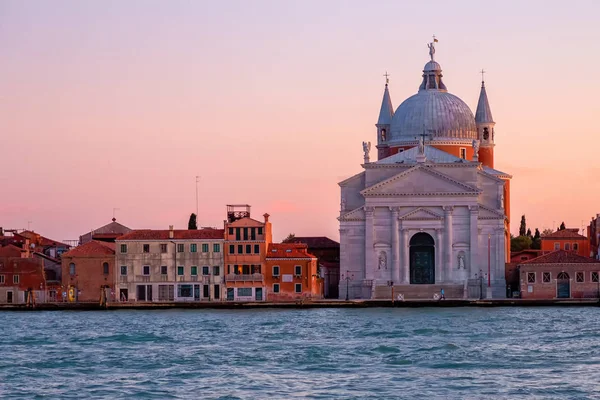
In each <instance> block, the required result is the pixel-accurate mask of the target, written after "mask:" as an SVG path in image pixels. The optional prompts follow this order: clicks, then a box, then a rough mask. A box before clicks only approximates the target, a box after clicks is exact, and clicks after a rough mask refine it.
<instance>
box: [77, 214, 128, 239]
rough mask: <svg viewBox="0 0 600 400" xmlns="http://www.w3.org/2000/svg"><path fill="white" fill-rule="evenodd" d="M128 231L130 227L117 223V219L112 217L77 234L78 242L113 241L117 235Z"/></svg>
mask: <svg viewBox="0 0 600 400" xmlns="http://www.w3.org/2000/svg"><path fill="white" fill-rule="evenodd" d="M129 232H131V228H128V227H126V226H125V225H122V224H120V223H118V222H117V219H116V218H113V219H112V221H111V222H110V223H108V224H106V225H104V226H101V227H100V228H96V229H94V230H92V231H90V232H88V233H84V234H83V235H81V236H79V244H86V243H87V242H91V241H92V240H98V241H101V242H113V243H114V241H115V240H116V239H117V238H118V237H119V236H123V235H124V234H126V233H129Z"/></svg>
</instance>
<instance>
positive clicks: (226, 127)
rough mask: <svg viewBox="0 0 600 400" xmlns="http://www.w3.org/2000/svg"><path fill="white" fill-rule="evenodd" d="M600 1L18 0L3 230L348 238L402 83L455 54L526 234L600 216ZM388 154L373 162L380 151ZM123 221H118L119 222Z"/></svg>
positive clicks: (5, 82) (9, 10)
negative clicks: (489, 128) (344, 215)
mask: <svg viewBox="0 0 600 400" xmlns="http://www.w3.org/2000/svg"><path fill="white" fill-rule="evenodd" d="M598 14H600V2H597V1H594V0H590V1H570V2H565V1H527V2H524V1H502V2H489V1H488V2H485V1H480V0H479V1H452V2H448V1H435V0H432V1H429V2H427V3H423V2H422V1H398V0H393V1H370V2H365V1H349V0H344V1H336V0H328V1H321V0H303V1H281V0H272V1H266V0H253V1H245V0H244V1H241V0H240V1H233V0H227V1H191V0H188V1H183V0H169V1H167V0H163V1H151V0H138V1H133V0H130V1H117V0H102V1H91V0H89V1H79V0H72V1H66V0H53V1H50V0H40V1H28V0H0V139H1V142H0V143H2V145H1V146H0V148H1V149H2V151H1V152H0V154H1V156H2V168H1V170H0V195H1V197H0V226H3V227H4V228H18V229H20V228H28V227H29V228H31V229H33V230H35V231H36V232H40V233H41V234H43V235H45V236H48V237H51V238H53V239H56V240H69V239H77V238H78V237H79V235H81V234H83V233H85V232H88V231H90V230H91V229H94V228H97V227H100V226H102V225H104V224H106V223H108V222H110V219H111V218H112V217H113V213H114V215H115V216H116V218H117V220H118V221H119V222H121V223H123V224H125V225H127V226H129V227H131V228H151V229H167V228H168V226H169V225H175V227H176V228H186V227H187V221H188V218H189V215H190V213H192V212H195V211H196V176H200V179H199V184H198V194H199V201H198V207H199V217H198V218H199V223H200V225H202V226H216V227H222V224H223V219H225V212H226V204H239V203H242V204H250V205H252V216H253V217H254V218H256V219H262V214H264V213H267V212H268V213H269V214H270V215H271V218H270V220H271V222H272V223H273V232H274V239H275V240H281V239H282V238H284V237H285V236H287V234H288V233H295V234H296V235H297V236H309V235H310V236H322V235H324V236H329V237H332V238H334V239H337V238H339V233H338V221H337V220H336V218H337V216H338V215H339V214H338V213H339V206H340V192H339V186H338V185H337V182H339V181H341V180H343V179H345V178H348V177H350V176H352V175H354V174H356V173H358V172H360V171H361V167H360V164H361V163H362V145H361V143H362V141H372V142H376V128H375V126H374V124H375V122H376V120H377V116H378V112H379V108H380V105H381V97H382V94H383V86H384V83H385V78H384V77H383V74H384V73H385V72H386V71H388V72H389V73H390V93H391V97H392V102H393V105H394V107H397V106H398V105H399V104H400V103H401V102H402V101H403V100H404V99H406V98H407V97H409V96H411V95H413V94H414V93H416V92H417V89H418V86H419V84H420V81H421V70H422V68H423V65H424V64H425V63H426V62H427V61H428V49H427V45H426V44H427V42H429V41H431V36H432V35H433V34H435V35H436V37H437V38H438V39H439V43H438V44H437V47H436V60H437V61H438V62H439V63H440V64H441V66H442V68H443V73H444V82H445V84H446V85H447V87H448V89H449V91H450V92H451V93H453V94H455V95H457V96H459V97H461V98H462V99H463V100H464V101H465V102H466V103H467V104H468V105H469V106H470V107H471V109H472V110H475V108H476V105H477V99H478V96H479V87H480V79H481V77H480V75H479V73H478V71H479V70H481V69H482V68H484V69H485V70H486V71H487V74H486V78H485V79H486V88H487V93H488V97H489V100H490V104H491V109H492V113H493V116H494V119H495V121H496V127H495V132H496V147H495V167H496V168H497V169H500V170H502V171H505V172H507V173H510V174H512V175H513V180H512V182H511V213H512V226H511V230H512V231H513V233H515V232H516V231H518V225H519V224H518V222H519V218H520V215H522V214H525V215H526V217H527V222H528V226H530V227H531V228H532V230H533V229H534V228H536V227H538V228H540V230H542V229H544V228H552V227H557V226H558V225H559V224H560V222H561V221H564V222H565V224H566V225H567V227H572V228H581V227H582V224H588V223H589V220H590V218H591V217H592V216H595V215H596V213H597V212H599V213H600V205H598V203H597V198H598V197H599V194H600V186H599V184H598V180H597V176H598V172H599V168H600V167H599V166H598V165H597V164H596V163H595V161H596V160H597V157H598V148H599V144H600V143H599V140H598V137H599V136H600V135H599V134H600V132H599V131H600V129H599V127H598V126H599V125H598V124H597V123H596V120H595V118H596V116H597V113H598V103H597V93H599V92H600V80H599V79H598V77H597V72H596V66H597V65H599V64H600V55H599V52H598V51H597V50H596V49H597V48H598V41H599V39H600V25H598V24H597V21H596V18H597V15H598ZM372 156H374V154H372ZM114 209H116V210H114Z"/></svg>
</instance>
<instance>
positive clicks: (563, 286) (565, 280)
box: [556, 272, 571, 299]
mask: <svg viewBox="0 0 600 400" xmlns="http://www.w3.org/2000/svg"><path fill="white" fill-rule="evenodd" d="M556 297H557V298H559V299H568V298H570V297H571V279H570V277H569V274H567V273H566V272H561V273H560V274H558V276H557V277H556Z"/></svg>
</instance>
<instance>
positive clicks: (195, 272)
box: [192, 265, 198, 276]
mask: <svg viewBox="0 0 600 400" xmlns="http://www.w3.org/2000/svg"><path fill="white" fill-rule="evenodd" d="M197 275H198V267H197V266H195V265H194V266H193V267H192V276H197Z"/></svg>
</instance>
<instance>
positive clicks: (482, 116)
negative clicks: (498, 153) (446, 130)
mask: <svg viewBox="0 0 600 400" xmlns="http://www.w3.org/2000/svg"><path fill="white" fill-rule="evenodd" d="M484 73H485V71H484V70H481V92H480V93H479V102H478V103H477V111H476V112H475V124H476V126H477V137H478V139H479V143H480V148H479V161H480V162H481V163H482V164H483V165H485V166H487V167H490V168H494V146H495V145H494V139H495V138H494V125H496V123H495V122H494V119H493V118H492V110H491V109H490V103H489V101H488V98H487V93H486V91H485V81H484V80H483V74H484Z"/></svg>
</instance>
